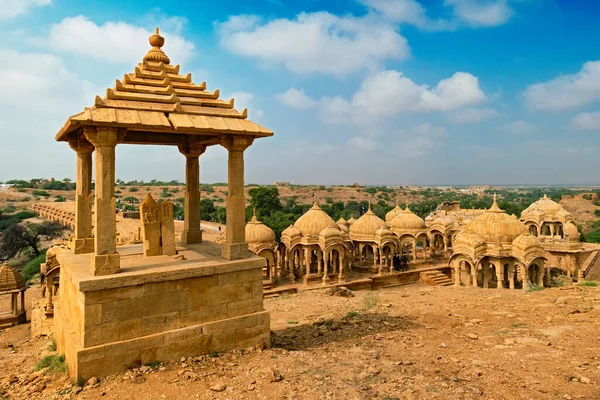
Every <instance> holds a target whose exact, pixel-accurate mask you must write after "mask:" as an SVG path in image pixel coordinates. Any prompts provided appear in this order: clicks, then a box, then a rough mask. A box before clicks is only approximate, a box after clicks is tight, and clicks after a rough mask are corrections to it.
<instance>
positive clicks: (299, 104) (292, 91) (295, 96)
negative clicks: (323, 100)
mask: <svg viewBox="0 0 600 400" xmlns="http://www.w3.org/2000/svg"><path fill="white" fill-rule="evenodd" d="M275 97H276V98H277V99H278V100H279V101H280V102H282V103H283V104H285V105H287V106H289V107H292V108H297V109H300V110H302V109H306V108H311V107H314V106H315V105H317V103H318V102H317V101H315V100H313V99H311V98H310V97H309V96H307V95H306V93H304V90H299V89H296V88H289V89H288V90H286V91H285V92H284V93H280V94H277V95H276V96H275Z"/></svg>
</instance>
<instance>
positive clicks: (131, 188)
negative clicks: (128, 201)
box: [129, 186, 150, 192]
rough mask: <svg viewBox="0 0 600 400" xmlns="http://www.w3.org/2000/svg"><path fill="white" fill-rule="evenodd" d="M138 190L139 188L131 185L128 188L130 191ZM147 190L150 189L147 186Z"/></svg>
mask: <svg viewBox="0 0 600 400" xmlns="http://www.w3.org/2000/svg"><path fill="white" fill-rule="evenodd" d="M138 190H139V189H138V188H136V187H133V186H132V187H130V188H129V191H130V192H137V191H138ZM147 190H150V188H147Z"/></svg>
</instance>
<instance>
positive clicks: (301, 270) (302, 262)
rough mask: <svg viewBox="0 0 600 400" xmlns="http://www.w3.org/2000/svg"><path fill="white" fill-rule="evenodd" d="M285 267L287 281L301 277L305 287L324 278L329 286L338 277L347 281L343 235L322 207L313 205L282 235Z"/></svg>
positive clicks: (282, 252)
mask: <svg viewBox="0 0 600 400" xmlns="http://www.w3.org/2000/svg"><path fill="white" fill-rule="evenodd" d="M279 251H280V254H281V260H282V264H281V265H282V267H281V270H282V271H281V273H282V274H283V273H284V270H285V271H286V272H287V275H288V280H289V281H290V282H294V281H295V280H296V277H302V278H303V280H304V283H305V284H308V283H309V282H310V281H313V280H316V279H321V280H322V281H323V284H327V283H328V282H329V281H330V280H331V278H332V277H335V276H336V275H337V277H338V280H339V281H340V282H342V281H344V279H345V275H344V259H345V254H346V249H345V247H344V233H343V232H342V231H341V230H340V227H339V226H338V225H337V224H336V223H335V221H334V220H333V219H332V218H331V217H330V216H329V215H327V213H326V212H325V211H323V210H322V209H321V207H319V204H318V203H317V200H316V199H315V201H314V203H313V206H312V207H311V208H310V209H309V210H308V211H307V212H306V213H304V215H302V216H301V217H300V218H298V220H297V221H296V222H295V223H294V225H291V226H290V227H288V228H286V229H285V230H284V231H283V232H282V233H281V243H280V246H279Z"/></svg>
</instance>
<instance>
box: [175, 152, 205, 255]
mask: <svg viewBox="0 0 600 400" xmlns="http://www.w3.org/2000/svg"><path fill="white" fill-rule="evenodd" d="M205 151H206V146H203V145H194V144H186V145H181V146H179V152H180V153H181V154H183V155H184V156H185V201H184V204H183V219H184V221H183V232H182V233H181V243H184V244H192V243H202V231H201V230H200V218H201V216H200V155H201V154H202V153H204V152H205Z"/></svg>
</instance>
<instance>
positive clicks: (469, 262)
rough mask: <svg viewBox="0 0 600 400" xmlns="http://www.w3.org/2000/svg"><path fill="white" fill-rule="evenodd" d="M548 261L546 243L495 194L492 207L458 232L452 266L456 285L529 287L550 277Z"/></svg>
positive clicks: (542, 282)
mask: <svg viewBox="0 0 600 400" xmlns="http://www.w3.org/2000/svg"><path fill="white" fill-rule="evenodd" d="M545 261H546V260H545V252H544V248H543V246H542V243H541V242H540V241H539V240H538V239H537V238H536V237H535V236H533V235H531V234H530V233H529V232H528V230H527V228H526V227H525V225H524V224H523V223H522V222H520V221H519V220H517V218H515V217H514V216H510V215H508V214H506V212H504V211H503V210H501V209H500V208H499V207H498V204H497V203H496V195H494V203H493V204H492V207H491V208H490V209H489V210H487V211H486V212H484V213H483V214H480V215H479V216H477V217H475V218H474V219H473V220H472V221H470V222H469V223H467V225H466V226H465V229H464V231H462V232H461V233H459V234H458V235H456V239H455V241H454V249H453V253H452V255H451V256H450V259H449V265H450V266H451V267H452V268H453V271H454V283H455V285H461V284H464V285H472V286H475V287H478V286H481V287H484V288H487V287H488V286H489V285H490V282H491V281H492V282H493V281H495V283H496V287H497V288H499V289H500V288H504V287H506V286H508V287H509V288H511V289H514V288H515V287H517V286H521V287H522V288H523V289H528V288H529V284H530V282H532V283H534V284H536V285H538V286H543V285H544V277H548V276H549V274H546V269H545Z"/></svg>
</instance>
